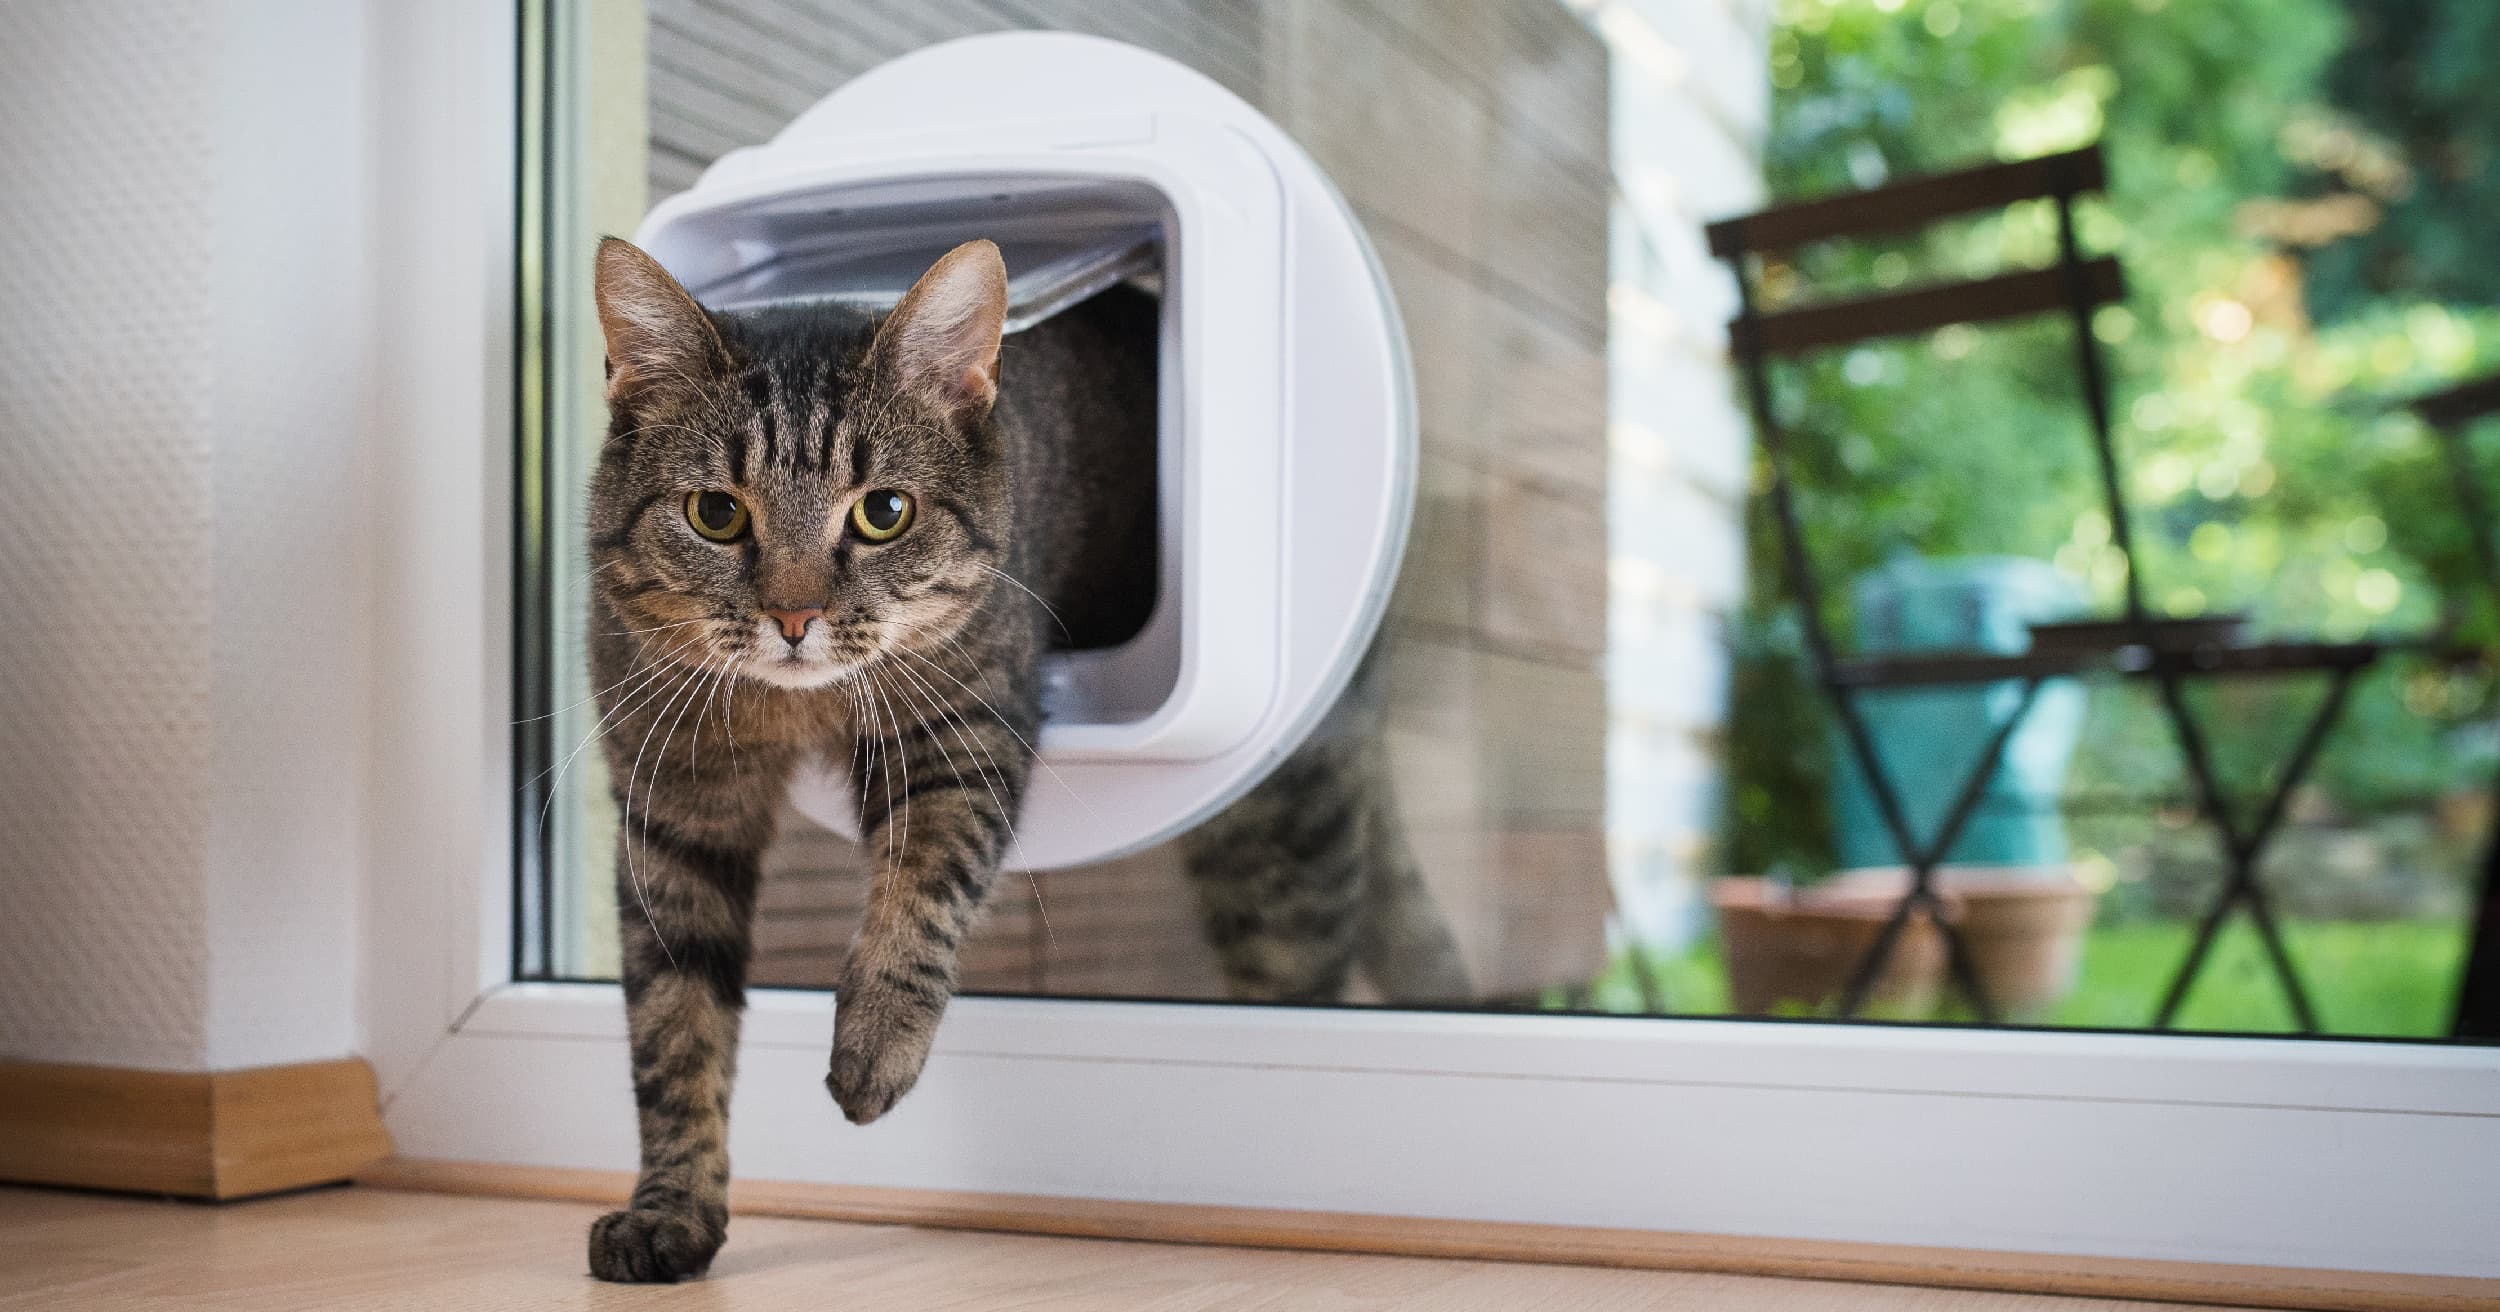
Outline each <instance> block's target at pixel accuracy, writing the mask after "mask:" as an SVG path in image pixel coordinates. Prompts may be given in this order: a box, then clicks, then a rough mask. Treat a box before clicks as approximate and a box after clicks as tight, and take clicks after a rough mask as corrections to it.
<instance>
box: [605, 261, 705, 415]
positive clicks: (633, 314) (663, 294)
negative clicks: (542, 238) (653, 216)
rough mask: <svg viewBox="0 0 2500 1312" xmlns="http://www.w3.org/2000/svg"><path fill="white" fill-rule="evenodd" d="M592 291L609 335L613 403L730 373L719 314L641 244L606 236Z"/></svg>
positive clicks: (606, 333)
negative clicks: (717, 326)
mask: <svg viewBox="0 0 2500 1312" xmlns="http://www.w3.org/2000/svg"><path fill="white" fill-rule="evenodd" d="M592 293H593V295H594V297H595V299H596V300H597V301H598V303H599V331H600V332H602V333H604V334H605V335H606V336H607V339H608V400H609V401H611V402H614V401H616V400H618V399H620V398H623V397H628V396H633V395H636V394H644V395H647V394H649V393H651V392H653V391H657V390H664V389H668V388H676V387H692V386H695V385H697V384H698V383H700V382H703V381H705V380H708V379H712V378H717V377H719V376H721V374H723V373H724V372H726V371H727V369H728V366H729V352H728V351H727V350H725V349H724V348H723V347H722V346H721V340H720V333H719V332H718V331H716V330H714V328H713V327H712V317H711V316H710V315H708V314H705V313H704V312H703V307H702V306H700V305H697V304H695V303H694V297H692V296H689V295H687V294H686V289H685V288H683V287H680V286H678V285H677V280H676V279H675V278H672V277H670V276H668V270H666V269H663V268H661V267H660V262H659V261H657V260H654V259H652V258H651V257H650V256H648V255H645V254H643V253H642V248H641V247H639V246H636V245H634V244H633V243H632V242H630V241H626V240H624V239H623V238H619V237H604V238H601V239H600V242H599V256H598V261H597V264H596V266H595V269H594V273H593V277H592Z"/></svg>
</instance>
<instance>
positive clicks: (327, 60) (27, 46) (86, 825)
mask: <svg viewBox="0 0 2500 1312" xmlns="http://www.w3.org/2000/svg"><path fill="white" fill-rule="evenodd" d="M365 71H366V59H365V53H364V41H363V26H362V10H361V8H360V7H359V6H355V5H350V4H336V3H321V2H320V0H302V2H300V3H283V2H274V0H273V2H270V3H251V2H235V3H225V4H216V5H207V4H200V3H193V2H189V0H109V2H104V3H89V2H82V3H75V4H72V3H65V2H64V3H49V2H38V3H25V4H6V5H0V178H5V179H6V182H5V183H4V184H0V461H5V477H0V615H5V616H6V624H5V626H0V1057H7V1058H17V1059H36V1060H49V1061H64V1062H86V1063H97V1064H107V1065H131V1066H146V1067H155V1068H164V1069H218V1068H230V1067H237V1066H249V1065H259V1064H266V1063H272V1062H281V1061H294V1060H307V1059H313V1058H321V1057H331V1056H337V1055H340V1054H343V1053H345V1052H348V1051H351V1050H352V1049H353V1048H354V1046H355V1040H356V1031H355V955H354V954H355V944H356V941H357V916H356V906H357V902H356V893H355V889H356V882H355V878H354V876H355V873H356V871H355V859H356V854H357V851H358V834H359V807H358V802H357V799H358V797H359V789H360V787H361V783H360V780H361V774H360V771H359V769H358V768H357V765H356V763H357V762H358V761H359V760H360V759H361V749H362V745H363V730H362V727H361V721H360V719H359V710H360V703H361V701H362V696H361V691H362V678H363V673H362V672H363V670H364V668H365V666H366V659H367V652H368V641H369V640H368V638H367V637H366V634H367V631H368V630H369V628H370V623H371V620H372V618H373V617H372V616H371V615H370V614H369V611H368V608H367V606H366V605H365V603H364V602H363V601H362V600H361V598H362V597H363V595H364V593H365V591H366V590H365V589H364V588H363V587H362V586H360V580H361V577H362V573H363V570H364V560H363V555H362V553H361V552H359V551H358V550H357V548H356V537H355V526H356V521H357V519H358V514H357V509H358V507H359V506H360V505H361V504H362V501H363V492H362V483H361V480H360V479H359V478H358V477H357V470H358V468H359V461H358V457H357V454H356V453H357V450H358V447H359V442H358V436H357V424H356V416H357V411H358V407H359V405H360V402H361V396H362V388H363V385H364V384H363V379H364V377H365V371H364V370H363V368H362V361H361V360H360V358H359V351H360V350H361V347H360V345H359V343H361V342H362V341H364V340H366V337H367V335H368V334H367V327H368V324H367V321H368V319H369V315H368V313H367V307H366V305H365V304H364V301H365V291H364V288H365V286H366V272H365V270H366V265H367V253H366V252H367V242H366V223H365V217H364V216H365V200H364V197H365V194H366V190H367V189H366V184H365V175H364V170H363V168H362V165H361V163H360V161H361V160H362V159H363V157H364V153H365V152H364V150H363V141H364V135H363V134H364V123H365V114H364V111H363V103H364V80H365Z"/></svg>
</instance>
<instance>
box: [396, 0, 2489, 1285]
mask: <svg viewBox="0 0 2500 1312" xmlns="http://www.w3.org/2000/svg"><path fill="white" fill-rule="evenodd" d="M369 13H370V16H371V21H372V22H373V23H374V25H375V27H376V29H377V38H378V39H377V41H376V47H375V48H376V51H377V54H376V58H377V59H378V60H380V61H382V62H383V63H384V65H385V66H384V67H382V68H379V69H377V70H376V76H377V86H378V87H379V88H380V92H379V94H380V101H381V103H379V104H378V105H377V106H376V107H375V108H376V112H375V115H374V121H375V125H376V127H375V132H376V135H375V138H374V141H373V146H372V148H373V150H374V151H375V156H374V162H373V169H374V172H375V174H376V179H377V180H376V186H377V189H378V193H377V200H378V203H377V204H376V206H375V207H374V213H375V224H376V231H375V239H376V240H377V241H378V242H380V243H381V245H380V247H379V249H380V251H381V252H382V254H381V257H380V259H379V260H378V261H377V267H378V269H379V270H380V273H379V277H378V280H377V281H378V286H377V302H378V304H379V306H380V307H381V308H380V313H379V326H378V329H377V331H378V332H379V334H380V336H379V339H378V341H379V347H378V357H379V361H380V363H379V365H378V374H379V379H380V385H379V386H378V387H377V388H376V391H375V394H374V397H373V423H372V431H373V432H374V433H375V434H376V436H377V441H378V443H379V448H378V450H377V454H376V458H375V460H374V462H373V463H374V467H375V470H376V477H375V481H374V485H373V492H372V495H373V498H374V505H373V515H372V521H373V523H374V524H375V526H376V533H377V535H378V542H377V544H376V546H375V547H374V558H375V561H376V564H375V566H374V570H375V575H376V577H375V579H374V584H375V586H376V587H377V589H378V591H377V592H376V593H375V594H374V595H375V596H377V597H379V598H383V599H384V600H383V601H382V602H381V603H380V605H381V607H382V610H381V612H380V623H381V624H382V626H383V631H382V633H381V635H380V636H378V637H377V640H376V642H375V644H374V646H375V648H376V653H375V656H374V660H375V664H376V668H375V670H374V672H373V678H372V680H371V687H372V688H373V690H374V696H373V700H372V711H371V714H372V716H373V717H374V718H373V721H372V723H371V724H370V725H368V726H364V740H365V741H366V742H367V743H368V744H369V748H368V750H369V752H370V753H371V759H370V761H369V762H368V769H369V772H370V774H369V778H370V797H371V799H372V800H371V809H370V823H369V828H368V830H367V844H368V850H367V861H366V878H367V880H368V884H367V887H366V890H365V897H366V901H365V910H366V916H365V923H366V926H367V931H366V932H367V939H366V942H365V944H364V954H363V960H364V962H365V967H366V981H365V996H364V1003H365V1014H366V1024H367V1041H368V1044H369V1047H370V1052H371V1056H372V1059H373V1062H374V1066H375V1068H376V1070H377V1072H378V1073H379V1076H380V1079H381V1082H382V1088H383V1091H384V1102H385V1117H386V1123H387V1125H388V1127H389V1129H390V1132H391V1134H392V1136H393V1138H394V1139H395V1140H396V1142H397V1144H398V1147H399V1151H400V1152H401V1153H402V1154H403V1155H406V1156H409V1157H417V1158H443V1159H456V1160H465V1161H486V1162H502V1163H512V1164H522V1165H534V1166H549V1167H572V1168H596V1169H607V1170H615V1169H627V1168H630V1167H631V1166H632V1165H633V1162H634V1159H635V1150H634V1137H633V1136H634V1115H633V1109H632V1100H631V1092H630V1088H629V1082H628V1078H627V1060H626V1053H625V1047H624V1025H623V1008H622V1002H621V1000H620V999H619V997H618V995H617V991H616V990H615V989H614V988H612V987H605V986H593V985H533V984H514V983H512V982H510V978H509V971H508V969H507V968H506V962H507V959H508V946H507V945H508V943H509V940H510V915H511V905H510V902H511V899H510V896H509V894H510V874H509V870H510V859H509V851H510V848H509V844H508V842H507V841H506V839H507V834H506V830H505V825H506V817H507V815H508V814H509V811H510V806H509V802H508V799H509V797H510V796H511V792H512V785H513V783H514V781H513V780H512V779H511V777H510V771H509V769H508V763H507V745H508V742H509V719H510V711H509V709H508V706H507V700H508V698H507V692H506V689H507V685H508V680H507V675H508V671H509V661H508V656H507V651H508V645H509V644H508V637H509V633H510V617H509V615H508V611H507V608H508V602H509V589H508V586H507V579H508V575H509V564H508V561H509V556H508V548H509V541H508V539H509V532H508V527H507V525H508V523H509V520H510V512H509V507H510V505H511V494H512V489H511V487H510V479H509V475H508V470H509V466H510V424H509V415H510V411H511V406H510V404H509V387H510V378H511V368H510V362H511V359H512V354H513V352H512V343H513V333H512V323H511V317H512V313H513V310H512V305H513V301H512V296H511V279H510V272H511V269H512V267H513V255H512V244H513V234H512V224H511V216H512V170H513V153H512V142H513V135H514V131H513V129H514V123H515V119H516V115H515V114H514V112H513V109H514V105H513V95H512V80H513V79H512V70H513V67H514V61H513V56H512V47H513V30H512V22H513V20H512V10H511V6H510V5H509V4H497V3H493V2H492V0H462V3H458V4H445V5H424V6H402V5H393V4H386V3H376V4H374V5H373V6H372V8H371V9H370V11H369ZM831 1032H832V1003H831V999H830V998H828V997H827V996H825V995H822V994H807V993H783V992H762V993H759V994H758V995H757V996H756V999H755V1002H754V1005H753V1007H752V1010H751V1013H750V1019H749V1025H748V1032H747V1036H746V1041H745V1043H744V1045H743V1047H742V1051H741V1053H740V1061H739V1065H740V1079H739V1086H738V1092H737V1095H736V1105H735V1113H734V1115H735V1125H734V1129H733V1140H732V1151H733V1156H734V1158H735V1160H736V1161H737V1163H738V1166H739V1169H740V1171H741V1172H742V1173H743V1174H745V1175H748V1176H752V1177H756V1178H759V1179H781V1180H805V1181H817V1182H823V1183H832V1184H859V1185H881V1186H904V1187H914V1188H927V1189H949V1190H967V1191H984V1192H995V1193H1012V1194H1040V1195H1057V1196H1065V1197H1082V1198H1093V1199H1125V1200H1135V1201H1148V1202H1175V1203H1196V1204H1209V1205H1229V1206H1242V1207H1265V1208H1290V1209H1303V1210H1313V1211H1335V1212H1357V1213H1371V1214H1381V1215H1405V1216H1421V1217H1440V1218H1456V1219H1468V1220H1483V1221H1506V1222H1528V1223H1542V1224H1552V1225H1574V1226H1605V1227H1629V1228H1642V1229H1656V1230H1672V1231H1683V1232H1692V1233H1702V1234H1726V1235H1751V1236H1768V1237H1780V1238H1796V1239H1826V1240H1844V1241H1866V1242H1874V1243H1887V1244H1913V1245H1920V1246H1926V1247H1947V1248H1967V1249H1987V1250H1997V1251H2014V1252H2033V1253H2058V1254H2074V1255H2089V1256H2102V1257H2118V1258H2143V1259H2171V1260H2180V1261H2196V1262H2217V1263H2246V1264H2256V1265H2265V1266H2279V1267H2295V1268H2299V1267H2308V1268H2322V1269H2344V1270H2358V1271H2382V1272H2400V1273H2409V1274H2418V1275H2432V1276H2479V1277H2493V1276H2500V1243H2495V1242H2494V1240H2493V1238H2492V1235H2493V1218H2494V1217H2495V1215H2500V1202H2495V1193H2496V1191H2495V1188H2494V1174H2495V1170H2496V1169H2500V1050H2495V1049H2480V1048H2452V1047H2439V1046H2428V1045H2406V1044H2381V1043H2350V1042H2315V1041H2285V1040H2253V1039H2206V1038H2186V1037H2175V1036H2138V1035H2110V1034H2097V1033H2041V1032H1987V1031H1976V1030H1958V1029H1926V1028H1909V1027H1884V1026H1869V1025H1845V1026H1844V1025H1816V1024H1785V1023H1757V1022H1735V1021H1700V1020H1654V1019H1628V1018H1627V1019H1612V1018H1595V1017H1568V1016H1549V1015H1515V1014H1514V1015H1494V1014H1482V1015H1478V1014H1446V1013H1423V1012H1400V1011H1331V1010H1305V1009H1290V1008H1250V1007H1228V1006H1198V1005H1163V1004H1142V1003H1097V1002H1073V1001H1043V1000H1017V999H1000V998H969V999H964V1000H962V1001H960V1002H959V1003H958V1004H957V1005H956V1007H955V1008H954V1010H953V1012H952V1014H951V1015H950V1016H949V1017H948V1019H947V1021H946V1025H945V1028H944V1030H943V1031H942V1033H941V1036H940V1039H939V1043H938V1047H937V1051H936V1054H935V1056H934V1057H933V1058H932V1059H931V1061H930V1064H929V1067H928V1071H927V1074H926V1075H925V1076H924V1077H923V1079H922V1080H921V1083H920V1086H919V1088H918V1089H917V1090H916V1091H914V1092H913V1093H912V1095H911V1096H910V1098H909V1099H908V1100H907V1101H905V1102H904V1104H903V1105H902V1106H901V1107H900V1108H899V1109H898V1110H897V1111H895V1112H894V1113H893V1114H892V1115H891V1116H889V1117H888V1118H886V1119H885V1120H883V1121H881V1122H879V1123H878V1124H876V1125H874V1126H871V1127H868V1128H866V1129H860V1128H855V1127H853V1126H851V1125H849V1124H847V1123H846V1122H844V1121H843V1120H842V1119H841V1117H840V1115H839V1114H838V1112H837V1111H836V1110H835V1109H834V1107H833V1105H832V1103H831V1100H830V1099H829V1098H828V1097H827V1096H826V1094H825V1093H824V1090H823V1088H822V1084H821V1079H822V1076H823V1072H824V1067H825V1057H826V1051H827V1048H828V1044H829V1039H830V1035H831Z"/></svg>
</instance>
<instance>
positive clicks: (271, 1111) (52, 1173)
mask: <svg viewBox="0 0 2500 1312" xmlns="http://www.w3.org/2000/svg"><path fill="white" fill-rule="evenodd" d="M390 1152H391V1141H390V1136H389V1135H388V1134H386V1133H385V1132H384V1131H383V1129H382V1112H381V1107H380V1103H379V1100H378V1097H377V1094H376V1090H375V1088H374V1082H373V1068H372V1067H371V1066H369V1065H367V1064H366V1063H365V1062H364V1061H363V1060H362V1059H359V1058H349V1059H346V1060H342V1061H321V1062H305V1063H301V1064H298V1065H292V1066H264V1067H259V1068H256V1069H253V1070H240V1071H196V1072H193V1071H143V1070H125V1069H121V1068H117V1067H108V1066H54V1065H45V1064H40V1063H33V1062H0V1180H7V1181H13V1182H16V1183H20V1184H54V1185H72V1186H76V1187H78V1188H85V1189H118V1190H124V1191H128V1192H134V1193H151V1194H176V1195H180V1196H182V1197H186V1198H211V1199H220V1200H222V1199H230V1198H248V1197H251V1196H253V1195H255V1194H266V1193H275V1192H277V1191H279V1190H282V1189H300V1188H303V1187H305V1186H307V1185H316V1184H327V1183H330V1182H332V1181H337V1180H345V1179H348V1178H350V1177H351V1176H353V1175H355V1174H356V1173H357V1172H358V1171H360V1170H363V1169H364V1168H366V1167H368V1166H371V1165H373V1164H374V1163H375V1162H377V1161H380V1160H382V1159H384V1158H387V1157H388V1156H390Z"/></svg>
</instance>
